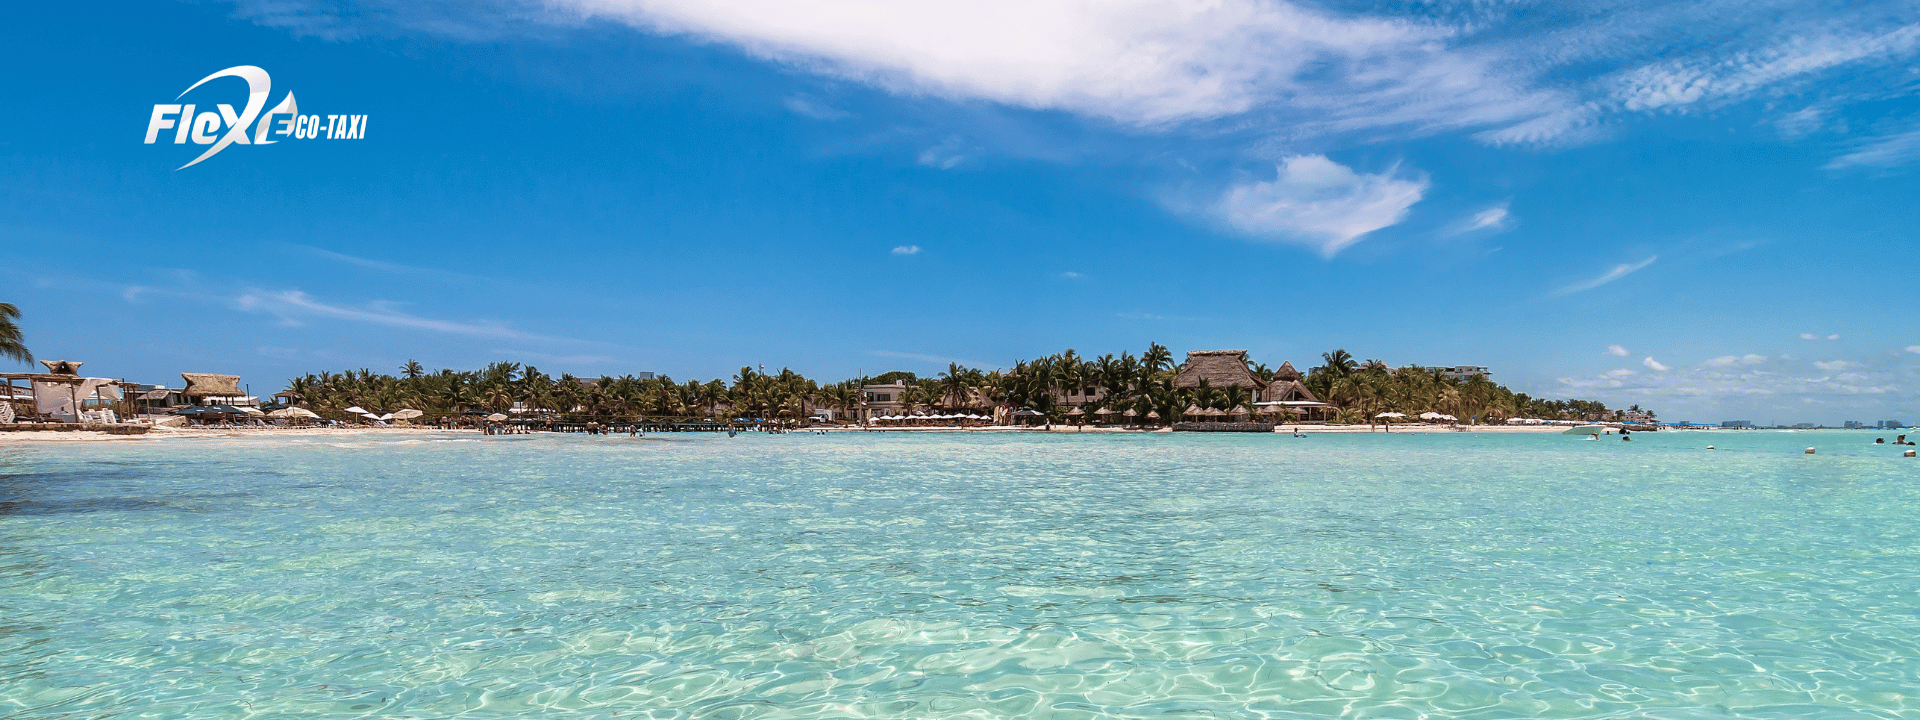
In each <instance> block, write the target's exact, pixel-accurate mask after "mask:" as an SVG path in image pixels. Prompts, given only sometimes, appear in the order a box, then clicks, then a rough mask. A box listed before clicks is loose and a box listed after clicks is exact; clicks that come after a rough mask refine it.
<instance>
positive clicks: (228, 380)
mask: <svg viewBox="0 0 1920 720" xmlns="http://www.w3.org/2000/svg"><path fill="white" fill-rule="evenodd" d="M180 378H181V379H183V380H186V381H187V388H186V389H185V390H181V391H180V394H181V395H184V396H186V397H190V398H199V397H240V396H242V395H245V394H246V393H245V392H244V391H242V390H241V389H240V376H239V375H215V374H213V373H180Z"/></svg>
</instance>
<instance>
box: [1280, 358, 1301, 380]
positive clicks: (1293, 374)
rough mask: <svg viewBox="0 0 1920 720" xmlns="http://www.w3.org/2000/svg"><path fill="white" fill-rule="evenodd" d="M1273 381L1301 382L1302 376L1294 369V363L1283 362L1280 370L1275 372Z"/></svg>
mask: <svg viewBox="0 0 1920 720" xmlns="http://www.w3.org/2000/svg"><path fill="white" fill-rule="evenodd" d="M1273 379H1275V380H1292V381H1294V382H1299V381H1300V380H1301V379H1302V376H1301V375H1300V371H1299V370H1296V369H1294V367H1293V363H1290V362H1283V363H1280V369H1278V370H1275V371H1273Z"/></svg>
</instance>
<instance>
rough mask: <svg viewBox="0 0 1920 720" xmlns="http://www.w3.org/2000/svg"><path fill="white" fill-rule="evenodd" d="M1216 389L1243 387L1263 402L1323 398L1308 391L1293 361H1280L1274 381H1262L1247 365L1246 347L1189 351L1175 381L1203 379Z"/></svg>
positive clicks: (1195, 384)
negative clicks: (1241, 348)
mask: <svg viewBox="0 0 1920 720" xmlns="http://www.w3.org/2000/svg"><path fill="white" fill-rule="evenodd" d="M1201 380H1205V381H1207V384H1208V385H1210V386H1212V387H1216V388H1225V387H1243V388H1246V389H1247V390H1249V391H1251V392H1252V393H1253V397H1254V400H1255V401H1256V402H1260V403H1277V402H1287V403H1295V404H1297V403H1314V404H1318V403H1319V402H1320V398H1317V397H1314V396H1313V391H1311V390H1308V389H1307V386H1306V383H1305V380H1306V378H1305V377H1304V376H1302V375H1301V374H1300V371H1299V370H1298V369H1296V368H1294V367H1293V363H1291V362H1283V363H1280V369H1278V370H1275V371H1273V380H1271V381H1265V380H1261V379H1260V377H1259V376H1257V375H1254V374H1253V370H1252V368H1250V367H1248V366H1247V351H1245V350H1191V351H1188V352H1187V364H1186V365H1184V366H1182V367H1181V368H1180V374H1179V375H1177V376H1175V377H1174V379H1173V384H1174V385H1176V386H1179V387H1186V388H1191V387H1199V386H1200V381H1201Z"/></svg>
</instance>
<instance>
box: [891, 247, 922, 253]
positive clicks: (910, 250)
mask: <svg viewBox="0 0 1920 720" xmlns="http://www.w3.org/2000/svg"><path fill="white" fill-rule="evenodd" d="M893 254H895V255H919V254H920V246H919V245H901V246H899V247H896V248H894V249H893Z"/></svg>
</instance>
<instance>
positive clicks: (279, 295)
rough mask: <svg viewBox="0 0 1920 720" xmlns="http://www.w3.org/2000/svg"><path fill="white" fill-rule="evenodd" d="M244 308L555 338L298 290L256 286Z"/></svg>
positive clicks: (284, 316) (293, 320)
mask: <svg viewBox="0 0 1920 720" xmlns="http://www.w3.org/2000/svg"><path fill="white" fill-rule="evenodd" d="M234 301H235V304H237V305H238V306H239V307H240V309H241V310H246V311H248V312H253V311H263V312H267V313H271V314H272V315H274V316H275V317H278V318H280V322H281V323H282V324H285V325H289V326H298V325H300V324H301V320H302V319H303V318H307V317H326V318H334V319H337V320H350V321H353V322H364V323H372V324H375V325H386V326H389V327H401V328H411V329H415V330H432V331H434V332H443V333H452V334H455V335H474V336H479V337H497V338H510V339H514V340H554V339H558V338H549V337H544V336H540V335H534V334H531V333H524V332H520V331H518V330H514V329H512V328H509V327H507V326H505V325H503V324H497V323H485V322H460V321H455V320H436V319H433V318H423V317H420V316H417V315H410V314H407V313H403V312H400V311H398V310H395V309H393V308H392V307H391V306H390V305H389V304H387V303H377V302H376V303H372V304H370V305H369V306H367V307H365V308H352V307H346V306H342V305H330V304H327V303H323V302H320V301H319V300H315V299H313V297H312V296H310V295H307V294H306V293H304V292H301V291H299V290H281V291H267V290H253V291H249V292H247V293H245V294H243V295H241V296H240V297H238V298H235V300H234Z"/></svg>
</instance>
